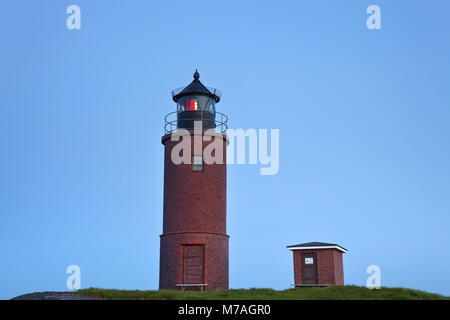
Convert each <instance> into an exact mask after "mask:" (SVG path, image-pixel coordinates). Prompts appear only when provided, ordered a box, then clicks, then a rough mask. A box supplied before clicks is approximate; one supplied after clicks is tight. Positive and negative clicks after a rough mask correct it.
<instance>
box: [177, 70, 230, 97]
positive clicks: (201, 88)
mask: <svg viewBox="0 0 450 320" xmlns="http://www.w3.org/2000/svg"><path fill="white" fill-rule="evenodd" d="M199 79H200V74H199V73H198V71H197V70H195V73H194V80H192V82H191V83H190V84H189V85H188V86H187V87H185V88H178V89H175V90H173V91H172V98H173V101H175V102H177V101H178V100H179V99H180V98H182V97H184V96H190V95H196V94H199V95H205V96H209V97H211V98H213V99H214V100H215V101H216V102H219V101H220V96H221V95H222V93H221V92H220V91H219V90H217V89H214V88H208V87H206V86H205V85H203V83H201V82H200V80H199Z"/></svg>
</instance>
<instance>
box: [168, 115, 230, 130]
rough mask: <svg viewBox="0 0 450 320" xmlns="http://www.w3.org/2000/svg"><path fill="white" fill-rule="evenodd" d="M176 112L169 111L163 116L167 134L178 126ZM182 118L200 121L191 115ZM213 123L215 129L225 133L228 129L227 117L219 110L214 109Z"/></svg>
mask: <svg viewBox="0 0 450 320" xmlns="http://www.w3.org/2000/svg"><path fill="white" fill-rule="evenodd" d="M185 112H189V111H185ZM177 114H178V112H177V111H174V112H171V113H169V114H167V115H166V116H165V117H164V133H165V134H168V133H172V132H174V131H175V130H177V128H178V125H177V124H178V117H177ZM184 120H192V121H202V119H201V118H198V117H195V118H194V117H193V118H192V119H190V118H184ZM214 123H215V129H214V130H215V131H217V132H220V133H223V134H226V132H227V129H228V117H227V116H226V115H224V114H223V113H221V112H217V111H216V117H215V120H214Z"/></svg>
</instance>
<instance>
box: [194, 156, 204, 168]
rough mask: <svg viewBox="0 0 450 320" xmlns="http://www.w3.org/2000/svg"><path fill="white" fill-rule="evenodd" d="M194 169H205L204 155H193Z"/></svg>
mask: <svg viewBox="0 0 450 320" xmlns="http://www.w3.org/2000/svg"><path fill="white" fill-rule="evenodd" d="M192 171H203V156H195V155H194V156H193V157H192Z"/></svg>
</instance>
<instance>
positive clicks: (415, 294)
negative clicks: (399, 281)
mask: <svg viewBox="0 0 450 320" xmlns="http://www.w3.org/2000/svg"><path fill="white" fill-rule="evenodd" d="M74 294H76V295H79V296H89V297H95V298H98V299H103V300H253V299H254V300H442V299H450V297H444V296H441V295H438V294H433V293H428V292H424V291H419V290H412V289H404V288H381V289H378V290H369V289H367V288H365V287H357V286H331V287H314V288H310V287H309V288H296V289H287V290H283V291H276V290H273V289H248V290H246V289H233V290H224V291H215V292H199V291H184V292H182V291H175V290H160V291H157V290H155V291H141V290H113V289H97V288H90V289H82V290H78V291H76V292H74Z"/></svg>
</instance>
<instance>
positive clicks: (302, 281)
mask: <svg viewBox="0 0 450 320" xmlns="http://www.w3.org/2000/svg"><path fill="white" fill-rule="evenodd" d="M287 248H288V249H289V250H291V251H292V253H293V257H294V283H295V286H296V287H302V286H321V285H323V286H324V285H340V286H343V285H344V266H343V263H342V254H343V253H345V252H347V249H345V248H343V247H341V246H340V245H337V244H335V243H324V242H307V243H301V244H296V245H292V246H287Z"/></svg>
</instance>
